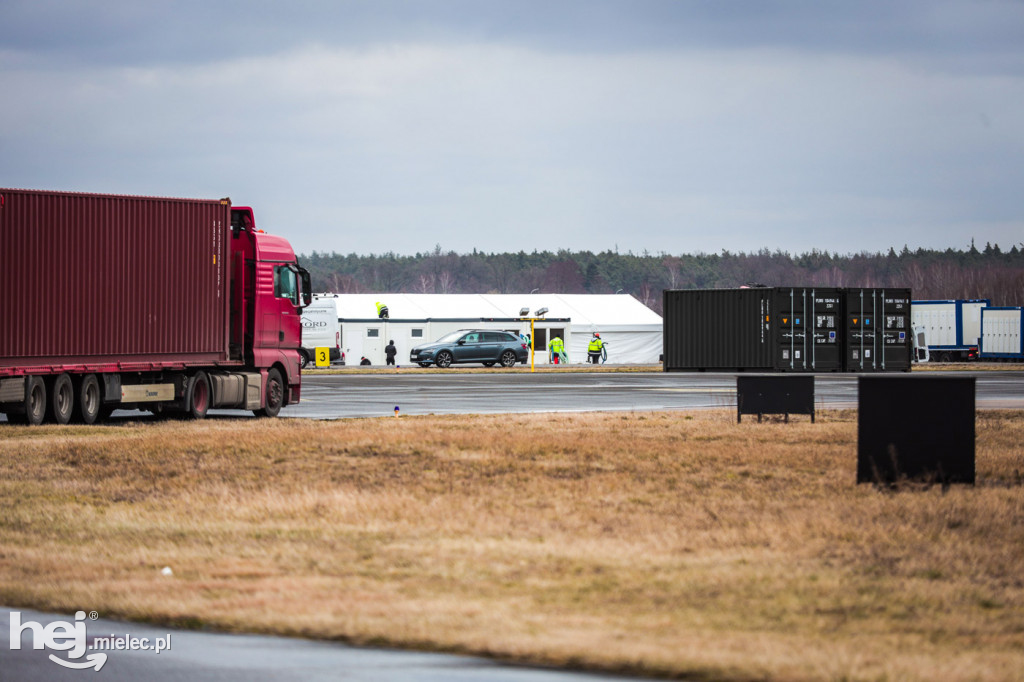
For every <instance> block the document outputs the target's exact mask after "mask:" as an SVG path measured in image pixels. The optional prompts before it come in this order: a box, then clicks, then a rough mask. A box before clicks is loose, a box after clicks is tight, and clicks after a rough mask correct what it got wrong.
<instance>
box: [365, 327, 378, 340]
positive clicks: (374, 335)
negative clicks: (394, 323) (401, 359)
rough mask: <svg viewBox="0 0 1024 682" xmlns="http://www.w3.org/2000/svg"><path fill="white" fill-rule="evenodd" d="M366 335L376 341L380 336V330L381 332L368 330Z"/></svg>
mask: <svg viewBox="0 0 1024 682" xmlns="http://www.w3.org/2000/svg"><path fill="white" fill-rule="evenodd" d="M366 335H367V336H368V337H370V338H373V339H375V338H377V337H378V336H380V330H379V329H367V330H366Z"/></svg>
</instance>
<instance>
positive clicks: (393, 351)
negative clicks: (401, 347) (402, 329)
mask: <svg viewBox="0 0 1024 682" xmlns="http://www.w3.org/2000/svg"><path fill="white" fill-rule="evenodd" d="M397 354H398V349H397V348H395V341H394V339H392V340H391V341H388V345H386V346H384V355H387V356H388V360H387V364H389V365H393V364H395V356H396V355H397Z"/></svg>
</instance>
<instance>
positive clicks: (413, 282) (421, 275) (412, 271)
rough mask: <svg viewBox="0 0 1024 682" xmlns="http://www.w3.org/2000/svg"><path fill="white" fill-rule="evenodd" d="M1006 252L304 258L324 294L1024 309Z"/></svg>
mask: <svg viewBox="0 0 1024 682" xmlns="http://www.w3.org/2000/svg"><path fill="white" fill-rule="evenodd" d="M1021 247H1022V248H1018V245H1016V244H1014V245H1013V246H1012V248H1010V249H1009V250H1008V251H1004V250H1002V249H1000V247H999V245H998V244H996V245H993V244H986V245H985V247H984V248H983V249H978V248H977V247H976V246H975V245H974V243H973V241H972V242H971V245H970V247H969V248H967V249H965V250H957V249H952V248H950V249H946V250H945V251H938V250H930V249H917V250H916V251H911V250H910V249H909V248H907V247H906V246H904V247H903V249H902V250H900V251H897V250H896V249H894V248H890V249H889V251H888V253H859V254H849V255H840V254H838V253H829V252H828V251H817V250H812V251H810V252H809V253H803V254H799V255H791V254H789V253H788V252H785V251H779V250H776V251H769V250H767V249H762V250H760V251H757V252H755V253H743V252H740V253H731V252H729V251H722V252H721V253H716V254H705V253H698V254H689V255H680V256H674V255H669V254H665V253H661V254H657V255H655V254H650V253H646V252H644V253H641V254H634V253H631V252H630V253H619V252H617V251H614V252H613V251H603V252H600V253H592V252H590V251H566V250H560V251H557V252H552V251H533V252H532V253H527V252H525V251H519V252H517V253H482V252H478V251H476V250H474V251H473V252H472V253H466V254H459V253H455V252H454V251H444V250H443V249H442V248H441V247H440V245H438V246H436V247H435V248H434V250H433V251H431V252H428V253H417V254H415V255H412V256H408V255H397V254H395V253H385V254H380V255H373V254H371V255H368V256H364V255H357V254H354V253H351V254H348V255H342V254H338V253H318V252H316V251H314V252H313V253H311V254H310V255H308V256H306V255H301V256H300V260H301V262H302V263H303V265H304V266H305V267H306V268H307V269H308V270H309V271H310V273H311V275H312V277H313V287H314V290H315V291H317V292H331V293H339V294H345V293H382V294H383V293H422V294H487V293H493V294H513V293H530V292H532V291H534V290H536V291H538V292H541V293H564V294H613V293H626V294H631V295H633V296H634V297H635V298H637V299H638V300H639V301H641V302H642V303H643V304H644V305H646V306H648V307H649V308H651V309H652V310H654V311H655V312H657V313H659V314H660V313H661V312H662V310H661V308H662V291H663V290H665V289H714V288H733V287H738V286H743V285H747V284H763V285H766V286H815V287H909V288H910V289H911V290H912V293H913V297H914V298H915V299H946V298H987V299H990V300H991V301H992V305H1007V306H1024V244H1022V245H1021Z"/></svg>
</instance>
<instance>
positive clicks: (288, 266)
mask: <svg viewBox="0 0 1024 682" xmlns="http://www.w3.org/2000/svg"><path fill="white" fill-rule="evenodd" d="M311 291H312V287H311V286H310V278H309V273H308V272H307V271H306V270H305V269H304V268H302V267H300V266H299V264H298V262H297V261H296V258H295V252H294V251H293V250H292V247H291V245H290V244H289V243H288V242H287V241H286V240H285V239H283V238H281V237H276V236H273V235H269V234H266V233H264V232H263V231H262V230H258V229H256V222H255V216H254V213H253V210H252V209H251V208H249V207H245V206H232V205H231V201H230V199H219V200H202V199H175V198H162V197H139V196H124V195H109V194H86V193H74V192H52V191H39V190H22V189H0V413H4V414H6V415H7V419H8V421H11V422H20V423H28V424H39V423H42V422H43V421H46V420H49V421H52V422H55V423H58V424H66V423H68V422H69V421H71V420H73V419H74V420H76V421H78V422H82V423H86V424H91V423H93V422H96V421H97V420H101V419H104V418H105V417H107V416H109V414H110V413H111V412H112V411H113V410H114V409H144V410H149V411H152V412H154V413H156V414H176V415H187V416H190V417H192V418H197V419H201V418H203V417H204V416H205V415H206V413H207V411H208V410H209V409H211V408H232V409H244V410H252V411H253V412H254V413H255V414H257V415H260V416H276V415H277V414H278V412H279V411H280V410H281V408H282V407H284V406H286V405H289V404H292V403H297V402H298V401H299V399H300V396H301V376H300V368H299V351H298V348H299V343H300V336H301V331H300V329H301V328H300V322H299V315H300V312H301V310H302V308H303V307H304V306H305V305H308V304H309V302H310V292H311Z"/></svg>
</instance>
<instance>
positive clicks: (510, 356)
mask: <svg viewBox="0 0 1024 682" xmlns="http://www.w3.org/2000/svg"><path fill="white" fill-rule="evenodd" d="M515 364H516V354H515V353H514V352H512V351H510V350H507V351H504V352H503V353H502V354H501V366H502V367H515Z"/></svg>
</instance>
